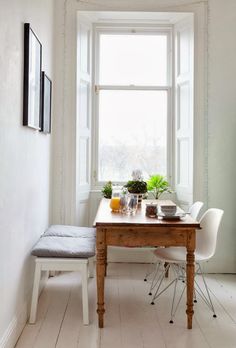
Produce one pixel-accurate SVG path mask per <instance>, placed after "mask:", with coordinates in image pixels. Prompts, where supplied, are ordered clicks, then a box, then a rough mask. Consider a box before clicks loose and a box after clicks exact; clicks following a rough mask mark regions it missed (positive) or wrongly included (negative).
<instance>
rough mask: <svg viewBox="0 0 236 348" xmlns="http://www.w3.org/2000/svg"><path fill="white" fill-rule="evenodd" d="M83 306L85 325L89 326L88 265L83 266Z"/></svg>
mask: <svg viewBox="0 0 236 348" xmlns="http://www.w3.org/2000/svg"><path fill="white" fill-rule="evenodd" d="M81 278H82V304H83V323H84V325H88V324H89V306H88V264H85V265H83V267H82V272H81Z"/></svg>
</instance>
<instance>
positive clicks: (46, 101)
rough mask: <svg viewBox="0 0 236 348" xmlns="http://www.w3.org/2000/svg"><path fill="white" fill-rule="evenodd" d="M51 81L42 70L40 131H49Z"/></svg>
mask: <svg viewBox="0 0 236 348" xmlns="http://www.w3.org/2000/svg"><path fill="white" fill-rule="evenodd" d="M51 108H52V81H51V80H50V78H49V77H48V76H47V75H46V74H45V72H44V71H42V104H41V109H42V121H41V131H42V132H43V133H51Z"/></svg>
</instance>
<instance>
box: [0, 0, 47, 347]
mask: <svg viewBox="0 0 236 348" xmlns="http://www.w3.org/2000/svg"><path fill="white" fill-rule="evenodd" d="M53 16H54V13H53V0H33V1H30V0H0V77H1V78H0V235H1V239H0V308H1V310H0V347H10V346H12V344H13V343H14V340H15V338H16V337H17V335H18V334H19V331H20V330H21V329H22V328H23V326H24V323H25V321H26V311H27V304H28V301H29V298H30V296H31V287H32V279H33V262H32V261H33V260H32V258H31V257H30V250H31V248H32V245H33V244H34V243H35V241H36V240H37V239H38V237H39V236H40V234H41V233H42V232H43V231H44V229H45V228H46V227H47V226H48V223H49V211H50V157H51V156H50V142H51V139H50V138H51V137H50V136H49V135H44V134H41V133H39V132H38V131H35V130H33V129H30V128H28V127H23V126H22V100H23V53H24V51H23V38H24V25H23V23H24V22H29V23H30V24H31V25H32V28H33V29H34V31H35V32H36V34H37V35H38V37H39V39H40V41H41V43H42V45H43V69H45V71H46V72H47V74H48V75H49V76H50V77H53V76H52V67H53Z"/></svg>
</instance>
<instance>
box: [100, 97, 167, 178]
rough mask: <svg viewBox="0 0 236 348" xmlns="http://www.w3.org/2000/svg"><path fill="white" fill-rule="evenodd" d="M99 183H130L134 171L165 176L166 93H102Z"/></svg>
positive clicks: (146, 174)
mask: <svg viewBox="0 0 236 348" xmlns="http://www.w3.org/2000/svg"><path fill="white" fill-rule="evenodd" d="M99 113H100V114H99V130H98V134H99V148H98V180H99V181H108V180H112V181H127V180H128V179H130V177H131V172H132V171H133V170H134V169H141V170H142V171H143V173H144V175H145V176H148V175H149V174H152V173H157V172H158V173H161V174H164V175H166V174H167V169H166V163H167V159H166V156H167V149H166V144H167V92H166V91H104V90H103V91H100V92H99Z"/></svg>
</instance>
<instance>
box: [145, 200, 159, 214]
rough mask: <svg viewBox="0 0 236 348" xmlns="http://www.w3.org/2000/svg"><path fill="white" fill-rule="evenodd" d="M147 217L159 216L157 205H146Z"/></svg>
mask: <svg viewBox="0 0 236 348" xmlns="http://www.w3.org/2000/svg"><path fill="white" fill-rule="evenodd" d="M146 216H148V217H156V216H157V203H147V204H146Z"/></svg>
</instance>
